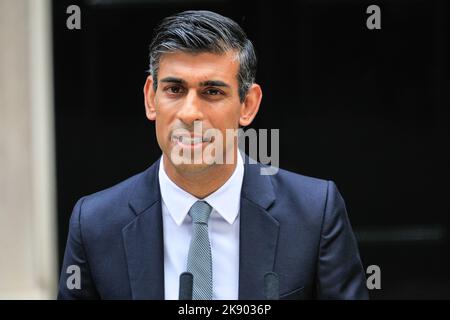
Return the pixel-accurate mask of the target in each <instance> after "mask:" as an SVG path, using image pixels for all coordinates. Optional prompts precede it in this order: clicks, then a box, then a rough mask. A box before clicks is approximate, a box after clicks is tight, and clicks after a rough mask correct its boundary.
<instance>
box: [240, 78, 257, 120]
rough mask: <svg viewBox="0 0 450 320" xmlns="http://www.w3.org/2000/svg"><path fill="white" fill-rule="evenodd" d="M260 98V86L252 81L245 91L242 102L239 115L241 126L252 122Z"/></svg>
mask: <svg viewBox="0 0 450 320" xmlns="http://www.w3.org/2000/svg"><path fill="white" fill-rule="evenodd" d="M261 99H262V90H261V87H260V86H259V85H258V84H256V83H254V84H252V86H251V87H250V89H249V90H248V92H247V96H246V97H245V101H244V102H243V103H242V107H241V116H240V118H239V124H240V125H241V126H243V127H246V126H248V125H249V124H251V123H252V121H253V119H254V118H255V116H256V114H257V113H258V110H259V105H260V103H261Z"/></svg>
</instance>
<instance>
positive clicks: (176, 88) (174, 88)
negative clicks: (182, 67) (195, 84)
mask: <svg viewBox="0 0 450 320" xmlns="http://www.w3.org/2000/svg"><path fill="white" fill-rule="evenodd" d="M164 91H166V92H168V93H169V94H179V93H182V92H183V87H180V86H170V87H167V88H165V89H164Z"/></svg>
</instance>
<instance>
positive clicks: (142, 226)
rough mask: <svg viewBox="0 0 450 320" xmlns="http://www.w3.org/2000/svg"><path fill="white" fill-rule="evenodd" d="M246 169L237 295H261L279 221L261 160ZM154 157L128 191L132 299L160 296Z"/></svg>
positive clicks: (127, 234)
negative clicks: (272, 212)
mask: <svg viewBox="0 0 450 320" xmlns="http://www.w3.org/2000/svg"><path fill="white" fill-rule="evenodd" d="M244 162H245V170H244V180H243V184H242V192H241V205H240V243H239V299H244V300H249V299H264V298H265V296H264V275H265V274H266V273H267V272H270V271H273V269H274V263H275V254H276V247H277V240H278V232H279V224H278V221H277V220H275V219H274V218H273V217H272V216H271V215H270V214H269V212H268V210H269V209H270V206H271V205H272V203H273V202H274V201H275V193H274V190H273V186H272V182H271V180H270V177H269V176H263V175H261V174H260V168H261V165H260V164H249V158H248V157H247V156H245V157H244ZM158 170H159V161H156V162H155V163H154V164H153V165H152V166H151V167H150V168H149V169H147V171H145V172H144V174H143V175H142V176H140V177H139V178H138V179H137V181H136V185H135V187H134V190H133V191H132V192H131V194H130V200H129V205H130V207H131V209H132V210H133V212H134V213H135V214H136V217H135V218H134V219H133V220H132V221H131V222H130V223H129V224H128V225H127V226H125V227H124V228H123V230H122V236H123V241H124V246H125V255H126V259H127V265H128V275H129V278H130V286H131V292H132V298H133V299H158V300H162V299H164V243H163V241H164V239H163V223H162V209H161V193H160V189H159V180H158Z"/></svg>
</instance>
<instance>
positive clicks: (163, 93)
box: [144, 51, 244, 172]
mask: <svg viewBox="0 0 450 320" xmlns="http://www.w3.org/2000/svg"><path fill="white" fill-rule="evenodd" d="M238 71H239V61H238V60H237V59H235V53H234V52H231V51H230V52H228V53H226V54H222V55H217V54H212V53H199V54H190V53H183V52H176V53H166V54H163V55H162V56H161V59H160V66H159V71H158V88H157V90H156V92H154V90H153V83H152V79H151V77H149V78H148V79H147V83H146V88H145V90H144V91H145V98H146V107H147V108H146V110H147V117H148V118H149V119H150V120H155V121H156V124H155V126H156V136H157V140H158V144H159V146H160V148H161V150H162V151H163V153H164V155H165V157H166V158H167V159H169V160H170V161H171V163H172V164H173V165H174V166H175V167H176V168H177V170H181V171H183V172H198V171H203V170H205V169H207V168H208V167H210V166H211V165H215V164H205V163H200V164H174V161H172V160H173V159H171V155H172V150H173V149H174V148H178V149H179V148H185V149H186V150H188V149H189V148H190V151H192V152H193V153H194V152H198V151H199V150H204V149H205V148H207V146H208V145H209V144H210V143H212V142H213V141H214V140H212V141H204V142H199V143H194V142H193V141H198V140H190V139H189V138H188V137H180V136H179V135H178V134H177V132H179V131H180V129H185V132H186V130H187V132H188V133H189V135H190V136H191V137H194V121H196V122H197V124H198V123H199V122H200V123H201V125H202V132H201V133H205V131H207V130H208V129H211V128H214V129H217V130H218V131H220V132H221V133H222V137H223V138H224V141H223V144H222V145H223V153H224V156H226V154H227V152H228V153H229V152H233V150H234V143H233V141H231V144H230V141H225V137H226V129H238V127H239V123H240V117H241V112H242V111H243V110H244V104H243V103H241V102H240V100H239V94H238V80H237V74H238ZM152 108H153V112H152V110H151V109H152Z"/></svg>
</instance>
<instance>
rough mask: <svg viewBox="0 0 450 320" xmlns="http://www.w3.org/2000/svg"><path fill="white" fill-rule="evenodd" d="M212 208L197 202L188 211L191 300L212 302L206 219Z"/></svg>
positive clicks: (188, 265)
mask: <svg viewBox="0 0 450 320" xmlns="http://www.w3.org/2000/svg"><path fill="white" fill-rule="evenodd" d="M211 211H212V207H211V206H210V205H209V204H208V203H207V202H205V201H197V202H196V203H194V205H193V206H192V207H191V209H190V210H189V215H190V216H191V217H192V240H191V246H190V247H189V254H188V261H187V271H188V272H190V273H192V275H193V276H194V284H193V289H192V299H193V300H212V294H213V286H212V258H211V245H210V243H209V235H208V219H209V215H210V214H211Z"/></svg>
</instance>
